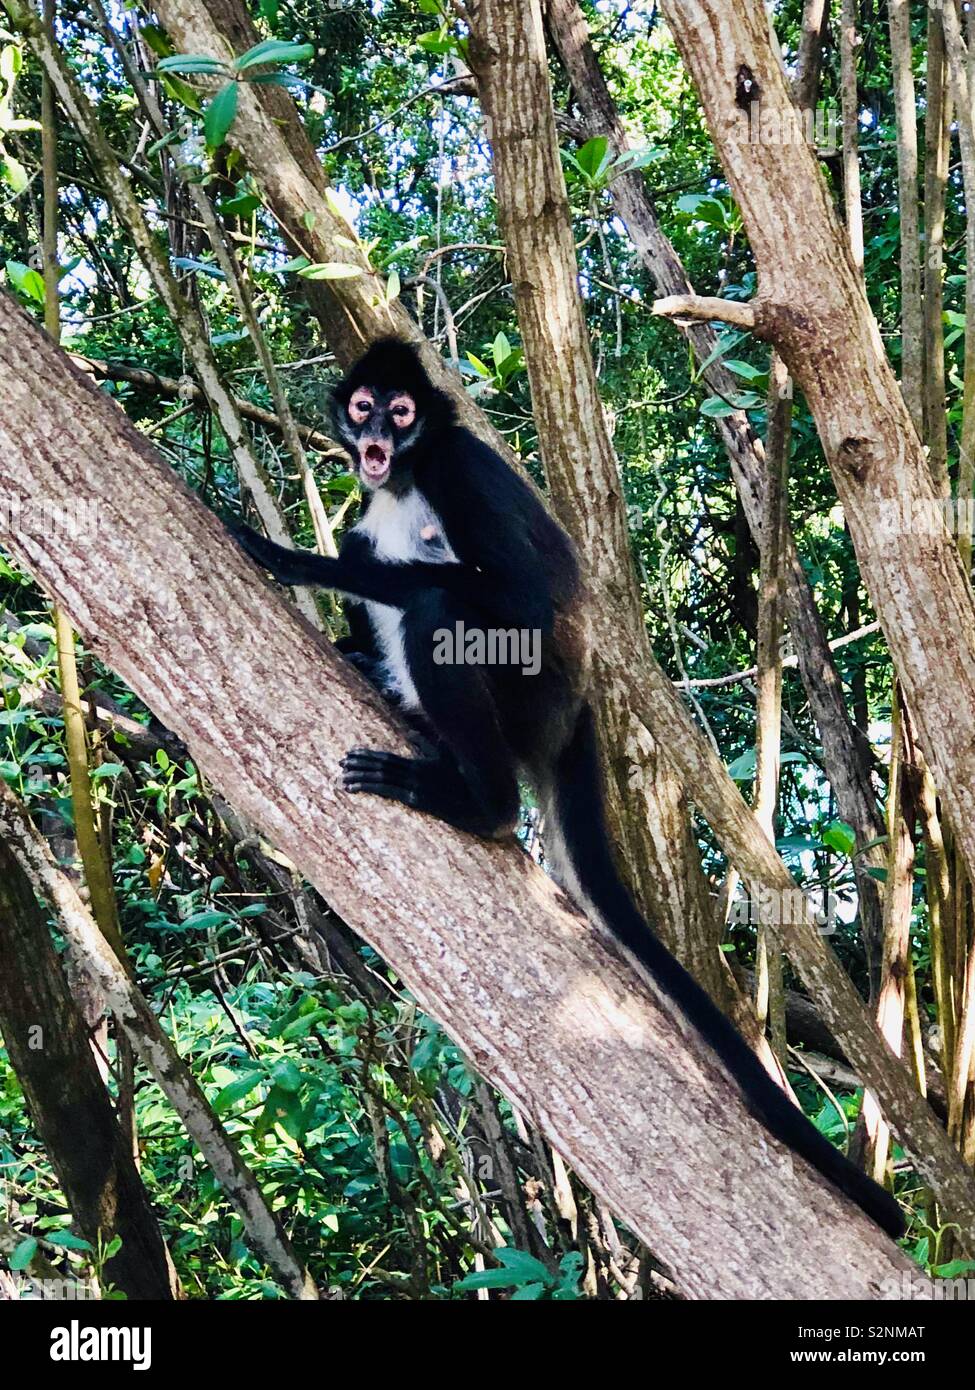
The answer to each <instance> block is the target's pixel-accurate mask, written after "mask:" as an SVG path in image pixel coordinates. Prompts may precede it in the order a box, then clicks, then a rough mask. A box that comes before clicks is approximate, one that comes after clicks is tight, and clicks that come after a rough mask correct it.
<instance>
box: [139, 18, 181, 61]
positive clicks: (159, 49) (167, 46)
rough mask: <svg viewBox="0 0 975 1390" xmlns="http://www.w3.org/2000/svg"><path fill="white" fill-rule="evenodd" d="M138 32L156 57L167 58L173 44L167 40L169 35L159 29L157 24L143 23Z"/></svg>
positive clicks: (169, 55) (170, 54)
mask: <svg viewBox="0 0 975 1390" xmlns="http://www.w3.org/2000/svg"><path fill="white" fill-rule="evenodd" d="M139 33H140V34H141V35H142V37H143V38H144V39H145V41H146V43H147V45H148V46H149V48H150V49H151V50H152V52H153V53H155V54H156V56H157V57H159V58H168V57H171V56H172V52H173V45H172V44H171V43H170V41H169V35H168V34H167V33H165V31H164V30H162V29H160V27H159V25H158V24H143V25H142V27H141V29H140V30H139Z"/></svg>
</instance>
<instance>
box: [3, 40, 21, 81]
mask: <svg viewBox="0 0 975 1390" xmlns="http://www.w3.org/2000/svg"><path fill="white" fill-rule="evenodd" d="M23 65H24V55H23V54H22V53H21V51H20V49H19V48H18V47H17V45H16V44H15V43H11V44H7V45H6V46H5V47H4V48H3V49H2V50H0V77H2V78H3V80H4V82H6V84H7V86H8V87H12V86H13V84H14V83H15V82H16V80H17V74H18V73H19V72H20V69H21V68H22V67H23Z"/></svg>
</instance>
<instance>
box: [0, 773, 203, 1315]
mask: <svg viewBox="0 0 975 1390" xmlns="http://www.w3.org/2000/svg"><path fill="white" fill-rule="evenodd" d="M8 795H9V793H8ZM0 1032H2V1034H3V1041H4V1045H5V1047H6V1049H7V1052H8V1054H9V1057H10V1061H11V1064H12V1066H13V1069H14V1071H15V1073H16V1075H17V1079H18V1080H19V1081H20V1084H21V1086H22V1087H23V1090H24V1096H25V1099H26V1100H27V1103H28V1105H29V1107H30V1113H31V1118H32V1119H33V1121H34V1124H35V1125H36V1127H37V1133H38V1135H39V1137H40V1140H41V1142H42V1143H43V1145H44V1147H45V1149H46V1150H47V1153H48V1157H49V1158H50V1160H51V1164H52V1166H53V1168H54V1170H55V1172H56V1173H57V1175H58V1179H59V1181H60V1183H61V1186H62V1187H63V1189H64V1195H65V1197H66V1199H67V1202H68V1206H69V1207H70V1208H71V1211H72V1212H73V1214H74V1217H75V1220H76V1221H77V1223H78V1227H79V1229H80V1231H81V1233H82V1235H83V1236H84V1238H85V1239H86V1240H87V1241H88V1242H89V1244H90V1245H91V1247H92V1250H93V1251H97V1250H98V1248H99V1243H101V1245H102V1247H105V1246H107V1245H108V1244H109V1242H110V1241H112V1240H113V1239H114V1237H116V1236H118V1237H120V1238H121V1242H122V1244H121V1247H120V1249H119V1250H118V1253H117V1254H115V1255H113V1256H112V1258H111V1259H110V1260H108V1261H106V1264H105V1279H106V1281H107V1282H109V1283H112V1284H114V1285H115V1286H116V1287H117V1288H118V1289H120V1290H121V1292H122V1293H124V1294H125V1296H126V1298H130V1299H136V1298H138V1299H143V1298H148V1299H156V1298H160V1299H171V1298H172V1297H173V1296H174V1293H175V1292H176V1276H175V1272H174V1271H173V1268H172V1265H171V1264H170V1262H169V1254H168V1251H167V1250H166V1246H165V1245H164V1244H163V1239H162V1236H161V1234H160V1232H159V1226H158V1225H157V1223H156V1217H155V1214H154V1213H153V1210H152V1207H151V1205H150V1202H149V1198H148V1196H147V1194H146V1190H145V1188H144V1187H143V1185H142V1179H141V1178H140V1177H139V1172H138V1169H137V1168H136V1166H135V1161H134V1159H133V1157H132V1154H131V1152H130V1150H129V1149H128V1148H127V1145H126V1140H125V1135H124V1134H123V1132H122V1129H121V1128H120V1126H119V1123H118V1120H117V1119H116V1116H115V1112H114V1110H113V1109H112V1102H111V1100H110V1099H109V1095H108V1092H107V1091H106V1089H105V1085H104V1082H103V1081H102V1078H101V1076H100V1075H99V1072H98V1067H97V1066H96V1065H95V1058H94V1056H93V1054H92V1050H91V1047H90V1045H89V1041H88V1029H87V1026H86V1024H85V1021H84V1019H83V1018H82V1016H81V1013H80V1012H79V1010H78V1006H77V1005H76V1004H75V1002H74V1000H73V999H72V997H71V991H70V990H69V988H68V983H67V980H66V979H65V978H64V972H63V971H62V969H61V962H60V960H59V959H58V956H57V953H56V952H55V950H54V945H53V943H52V941H51V935H50V932H49V931H48V928H47V922H46V921H45V918H44V914H43V912H42V911H41V908H40V906H39V904H38V902H37V901H36V899H35V897H34V892H33V889H32V887H31V884H30V882H29V881H28V879H27V876H26V874H25V873H24V871H23V869H22V868H21V866H20V864H19V863H18V862H17V860H16V859H15V857H14V855H13V852H12V851H11V849H10V847H9V846H8V845H7V844H5V843H4V841H3V840H2V839H0Z"/></svg>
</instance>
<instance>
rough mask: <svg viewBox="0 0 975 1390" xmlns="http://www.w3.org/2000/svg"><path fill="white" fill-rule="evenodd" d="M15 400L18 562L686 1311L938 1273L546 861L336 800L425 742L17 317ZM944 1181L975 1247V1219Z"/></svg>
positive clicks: (1, 384)
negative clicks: (73, 510) (692, 1031)
mask: <svg viewBox="0 0 975 1390" xmlns="http://www.w3.org/2000/svg"><path fill="white" fill-rule="evenodd" d="M0 405H2V410H0V448H2V450H3V457H4V470H3V474H2V478H0V502H2V504H3V506H2V507H0V514H2V515H8V514H9V513H10V512H11V511H13V512H15V513H16V514H17V515H18V524H17V529H16V530H15V531H13V532H11V533H10V534H9V535H5V536H4V544H5V545H7V546H9V548H10V549H11V550H12V551H13V552H14V553H15V554H16V555H17V556H18V558H19V559H20V560H21V561H22V562H23V563H24V564H25V565H26V566H28V568H30V569H31V570H32V572H33V573H34V574H35V575H36V577H37V578H38V579H39V580H40V581H41V582H42V583H44V584H45V585H46V586H47V587H48V588H49V589H50V590H51V591H52V592H53V593H54V595H55V596H56V598H57V600H58V602H59V603H61V604H63V606H64V607H65V608H66V609H67V611H69V612H70V613H71V615H72V617H73V618H74V619H75V621H76V623H77V624H78V626H79V628H80V629H81V631H82V632H83V633H84V634H85V636H86V638H87V639H88V641H89V643H90V644H91V646H92V647H93V649H94V650H96V651H97V652H98V653H99V654H100V656H101V657H102V658H103V659H104V660H105V661H106V662H107V663H108V664H109V665H110V666H111V667H112V668H113V669H114V670H115V671H117V672H118V674H119V675H120V676H121V678H122V679H123V680H125V681H126V682H127V683H128V684H129V686H130V687H131V688H132V689H133V690H134V691H135V692H136V694H137V695H138V696H139V697H140V698H141V699H143V700H144V701H145V702H146V703H147V704H148V705H149V706H150V708H152V709H154V710H155V712H156V713H157V715H158V716H159V717H160V718H161V719H163V720H164V721H165V722H166V723H167V724H168V725H170V726H171V727H172V728H174V729H175V730H176V731H177V732H178V733H179V734H180V736H181V737H183V738H184V739H185V741H186V742H187V744H188V746H189V748H190V750H191V752H192V755H193V757H194V760H195V761H197V762H198V765H199V766H200V767H201V769H202V770H203V771H204V772H205V773H206V774H207V776H208V777H209V778H211V779H212V781H213V782H214V784H215V785H216V786H217V787H219V788H220V789H221V790H222V791H223V793H224V794H226V795H227V796H228V797H229V798H230V799H231V800H232V801H233V802H234V803H235V805H236V806H237V807H238V808H239V810H240V812H241V813H242V814H243V815H245V816H246V817H248V818H249V819H251V820H253V821H254V822H255V823H256V824H258V825H260V826H261V828H262V830H263V831H264V833H265V834H267V835H268V836H269V837H271V838H272V839H273V840H275V841H276V842H277V843H278V844H279V846H280V848H281V849H282V850H283V851H284V852H285V853H286V854H287V855H288V856H289V857H290V858H291V859H292V860H293V862H294V863H296V864H298V865H300V866H301V868H302V869H303V870H304V871H305V872H306V873H307V874H308V876H309V877H310V878H311V880H312V881H313V882H314V883H316V884H317V885H318V886H319V887H320V888H321V890H322V891H323V892H324V893H325V894H326V895H327V896H328V897H329V899H330V900H331V901H333V902H334V903H335V905H336V907H337V909H338V910H339V911H340V912H341V914H342V916H343V917H344V918H345V919H346V920H347V921H348V922H349V923H350V925H351V926H353V927H354V928H355V929H356V930H357V931H359V932H361V934H362V935H363V936H364V937H365V938H366V939H367V940H368V941H369V942H370V944H371V945H373V946H374V947H375V949H376V950H377V951H379V952H380V954H381V955H382V956H383V958H384V959H386V960H388V961H389V962H390V963H391V965H392V966H393V968H394V969H396V970H397V971H399V972H400V974H401V975H402V977H403V979H404V981H405V983H406V984H407V986H408V987H409V989H410V990H411V992H412V993H413V994H414V995H415V996H416V998H417V1000H418V1001H419V1003H420V1005H421V1007H423V1008H424V1009H426V1010H427V1011H428V1012H430V1013H431V1014H432V1015H433V1016H434V1017H435V1018H437V1019H439V1020H440V1021H441V1022H442V1023H443V1025H444V1026H445V1027H446V1028H447V1030H448V1031H449V1033H450V1034H451V1035H452V1036H453V1037H454V1038H455V1039H456V1040H457V1041H458V1043H459V1044H460V1045H461V1046H462V1047H463V1048H464V1050H465V1051H466V1053H467V1054H468V1055H469V1056H470V1057H471V1058H472V1059H473V1060H474V1062H475V1064H476V1065H477V1067H478V1068H479V1070H481V1071H482V1072H483V1073H484V1075H485V1076H486V1077H487V1078H489V1079H490V1080H491V1081H492V1082H493V1083H494V1084H496V1085H498V1086H499V1087H500V1088H501V1089H502V1090H503V1091H504V1092H505V1093H506V1094H507V1095H508V1096H509V1098H510V1099H511V1100H512V1101H513V1102H514V1103H515V1104H516V1105H517V1106H518V1107H520V1108H521V1109H522V1110H523V1111H524V1112H525V1113H526V1114H528V1115H529V1116H531V1117H532V1118H533V1119H534V1121H535V1122H536V1123H537V1124H538V1125H539V1127H540V1129H541V1130H542V1132H543V1133H544V1134H545V1135H546V1137H547V1138H548V1139H549V1140H550V1141H551V1142H552V1143H553V1144H555V1145H556V1146H557V1147H558V1148H559V1150H560V1152H562V1153H564V1154H565V1156H566V1158H567V1159H568V1160H569V1161H570V1162H571V1163H572V1165H573V1167H574V1168H575V1169H576V1171H577V1172H578V1173H579V1174H580V1175H581V1177H582V1178H583V1180H584V1181H585V1182H587V1183H588V1184H589V1185H590V1186H591V1187H592V1189H593V1190H594V1191H595V1192H597V1193H598V1194H599V1195H600V1196H602V1197H603V1198H604V1199H605V1200H606V1201H607V1203H608V1204H609V1205H610V1206H611V1207H612V1209H613V1210H614V1211H615V1212H616V1213H617V1214H618V1215H619V1216H620V1217H621V1218H622V1219H623V1220H624V1221H626V1223H627V1225H628V1226H629V1227H630V1228H631V1229H632V1230H633V1231H634V1232H635V1233H636V1234H637V1235H638V1236H639V1237H640V1238H641V1239H643V1240H644V1241H652V1242H653V1245H654V1248H655V1250H656V1251H657V1252H658V1253H659V1255H660V1257H661V1258H662V1259H664V1260H666V1261H667V1263H668V1264H670V1265H671V1266H672V1267H673V1268H674V1270H675V1271H676V1278H677V1280H678V1283H679V1285H680V1287H681V1288H682V1290H683V1291H684V1292H685V1293H687V1294H688V1295H690V1296H691V1297H707V1298H770V1297H775V1298H812V1297H823V1298H875V1297H878V1296H879V1295H881V1294H882V1293H884V1292H887V1293H888V1294H890V1293H891V1292H893V1291H896V1290H897V1289H899V1288H900V1287H901V1281H902V1280H903V1279H904V1277H905V1276H906V1275H909V1274H910V1275H912V1277H916V1276H917V1270H916V1267H915V1266H913V1265H911V1264H910V1262H909V1261H908V1260H907V1259H906V1258H905V1257H904V1256H903V1255H901V1254H900V1253H899V1252H898V1251H897V1250H896V1249H895V1248H894V1247H893V1245H892V1244H891V1242H890V1241H889V1240H888V1239H887V1238H886V1237H885V1236H884V1235H883V1234H882V1233H881V1232H880V1231H879V1230H877V1229H876V1228H875V1227H874V1226H873V1225H872V1224H871V1223H870V1222H869V1221H867V1220H866V1218H864V1217H863V1215H862V1214H861V1213H860V1212H859V1211H858V1210H857V1209H855V1208H854V1207H852V1206H851V1205H849V1204H848V1203H846V1202H844V1201H842V1200H841V1199H840V1198H838V1197H837V1195H836V1194H835V1193H834V1192H833V1191H832V1190H831V1189H829V1188H828V1187H826V1186H825V1185H824V1184H823V1183H822V1181H821V1180H820V1179H819V1178H818V1177H817V1176H816V1175H815V1174H814V1173H813V1172H812V1171H811V1170H810V1169H809V1168H808V1167H807V1166H806V1165H805V1164H804V1163H802V1162H801V1161H799V1160H797V1159H795V1157H794V1156H793V1155H790V1154H787V1153H786V1152H785V1151H783V1150H782V1148H781V1147H780V1146H779V1145H778V1144H777V1143H776V1142H775V1141H774V1140H772V1139H771V1138H770V1137H769V1136H768V1135H767V1134H766V1133H765V1132H764V1131H762V1130H760V1129H759V1128H758V1126H757V1125H756V1123H755V1122H754V1120H752V1118H751V1117H750V1116H749V1114H748V1112H747V1110H746V1109H745V1107H744V1105H743V1103H742V1101H741V1099H740V1097H739V1094H738V1092H737V1090H736V1088H734V1087H733V1086H732V1085H731V1084H730V1083H729V1082H728V1081H727V1079H726V1078H725V1076H724V1073H723V1071H722V1069H721V1068H720V1067H718V1066H716V1065H715V1063H714V1058H713V1055H712V1054H710V1053H709V1052H708V1051H707V1050H706V1049H704V1048H702V1047H701V1046H700V1044H699V1042H698V1041H697V1040H696V1039H695V1038H694V1037H690V1038H685V1037H684V1035H683V1033H682V1032H681V1029H680V1027H679V1026H678V1024H676V1023H675V1022H674V1021H673V1020H672V1019H671V1018H670V1016H669V1014H667V1013H666V1011H665V1010H664V1009H663V1008H661V1006H660V1005H659V1003H657V1002H656V1000H655V997H654V996H653V994H652V993H651V992H650V990H649V988H648V987H647V986H646V985H645V983H644V981H643V980H642V979H641V977H640V976H639V975H638V974H637V973H636V972H635V971H634V970H633V969H631V968H629V967H627V965H626V964H625V962H623V961H622V960H621V959H620V958H619V957H618V956H617V955H616V954H615V952H613V951H611V950H610V949H608V948H607V945H606V943H605V940H604V938H603V936H602V934H601V933H600V931H599V930H598V929H593V928H590V927H589V926H588V924H587V923H586V922H585V921H584V920H583V919H582V918H581V917H580V916H579V915H578V914H577V913H575V912H573V911H572V910H571V909H570V908H569V906H568V904H567V903H566V900H565V898H564V897H563V896H562V895H561V894H560V893H559V892H558V890H557V889H556V888H555V886H554V885H553V884H552V883H551V882H550V881H549V880H548V879H547V878H546V877H545V875H544V874H542V873H541V872H540V871H539V870H538V869H537V868H536V867H535V866H534V865H533V864H532V863H531V861H530V859H529V858H528V856H526V855H524V854H522V853H520V852H519V851H518V850H517V849H516V848H515V847H514V846H511V845H509V846H503V845H498V844H488V843H483V842H478V841H475V840H472V839H471V838H470V837H467V836H464V835H460V834H458V833H457V832H455V831H452V830H450V829H449V828H448V827H446V826H444V825H442V824H440V823H438V822H435V821H432V820H430V819H428V818H427V817H424V816H419V815H416V814H414V813H411V812H409V811H408V810H406V809H405V808H404V807H401V806H397V805H395V804H393V803H391V802H386V801H382V800H379V799H372V798H364V797H350V796H348V795H346V794H344V793H343V792H342V791H341V790H340V789H339V766H338V760H339V757H340V756H341V754H342V753H343V752H344V750H345V749H346V748H347V747H348V745H349V743H350V742H352V741H356V742H367V743H373V744H380V745H383V744H385V745H386V746H390V745H393V746H396V744H397V743H399V744H400V746H401V747H404V746H405V745H403V744H402V742H400V735H399V734H398V733H397V731H396V729H395V728H394V726H393V725H392V723H391V722H390V718H389V716H388V713H387V712H386V711H385V710H384V709H383V707H382V706H381V703H380V701H379V700H378V698H377V697H375V696H374V695H373V694H372V693H371V692H370V691H369V690H368V688H367V687H366V686H365V685H364V683H363V682H362V681H361V680H360V679H359V678H358V677H357V676H356V675H355V673H354V672H352V671H350V670H349V668H348V667H347V666H346V665H345V664H344V663H343V662H342V661H341V659H340V658H339V657H338V656H337V655H336V654H335V653H333V652H332V651H331V650H330V649H329V648H328V646H327V645H326V644H324V642H323V641H322V640H321V639H320V637H319V636H318V635H317V634H316V633H314V632H313V631H312V630H311V629H310V628H309V627H308V625H307V624H305V623H303V622H302V621H301V620H300V619H299V618H298V617H297V616H296V615H295V614H294V613H293V611H292V610H291V609H290V608H289V607H288V606H287V605H286V604H285V603H284V602H283V601H281V600H280V599H279V598H277V597H276V596H275V595H274V594H273V592H272V591H271V590H270V588H269V587H268V585H267V584H265V583H264V582H263V580H262V579H261V578H260V576H259V575H258V574H257V572H256V570H255V569H254V567H253V566H252V565H251V564H250V563H249V562H248V561H247V560H246V558H245V557H244V556H243V555H242V554H241V553H240V552H239V551H238V550H236V549H235V548H234V547H233V546H232V545H231V544H230V543H229V542H228V541H227V540H226V539H225V537H224V536H223V533H222V531H221V528H220V526H219V524H218V523H217V522H216V520H215V519H214V518H213V517H212V516H211V515H210V514H209V513H208V512H207V511H206V509H205V508H204V507H203V506H202V505H201V504H200V503H199V502H198V501H197V500H196V499H195V498H193V497H192V496H191V494H190V493H189V492H188V490H187V489H186V488H185V487H183V486H182V485H181V484H180V482H179V481H178V479H177V478H176V476H175V475H174V474H173V473H172V471H171V470H170V469H169V468H167V467H166V465H165V464H164V463H163V462H162V461H161V460H160V459H159V457H158V455H156V454H155V453H154V451H153V450H152V448H151V447H150V446H149V445H148V444H147V442H146V441H145V440H144V439H142V438H141V437H140V436H139V435H138V434H137V433H136V431H135V430H134V429H133V428H132V426H131V424H130V423H129V422H128V421H127V420H126V419H125V417H124V416H123V415H122V414H121V413H120V412H119V411H118V410H117V409H116V408H115V407H114V406H113V405H112V404H111V402H109V401H107V400H105V399H104V398H103V397H101V396H100V395H99V393H98V391H97V389H96V388H95V387H93V386H92V385H91V383H90V382H89V381H88V380H87V378H86V377H84V376H83V375H82V374H81V373H80V372H79V371H78V370H77V369H76V368H75V367H73V366H72V365H71V364H70V362H69V361H68V359H67V358H66V357H65V356H64V354H62V353H60V352H59V351H58V350H57V349H56V348H55V347H54V346H53V344H51V343H50V341H49V340H47V339H46V338H45V337H44V335H43V333H42V332H41V331H40V329H38V328H37V327H36V325H34V324H32V323H31V322H30V320H29V319H28V317H27V315H26V314H25V313H24V312H23V311H21V310H20V309H18V308H17V307H16V306H15V305H13V304H12V303H11V301H10V300H9V299H8V298H7V297H6V296H2V297H0ZM106 461H109V462H106ZM52 495H57V496H75V497H77V498H78V499H79V500H85V501H90V502H97V508H98V511H97V516H98V529H97V533H96V534H95V535H92V534H74V533H72V534H69V535H58V534H53V533H52V531H51V528H50V525H49V524H48V521H47V517H46V512H45V509H44V508H39V509H36V510H34V509H32V506H31V503H32V499H35V498H44V497H47V496H52ZM241 633H247V634H248V635H249V636H248V640H246V641H241V640H240V636H239V635H240V634H241ZM352 731H354V734H353V732H352ZM37 873H38V875H39V876H41V875H40V870H37ZM38 886H40V885H39V884H38ZM74 911H75V913H76V912H77V906H76V907H75V908H74ZM85 939H87V940H89V941H91V939H92V938H91V937H90V936H89V937H87V938H85ZM94 949H95V951H96V953H97V956H98V960H97V962H96V964H97V967H98V969H99V971H100V974H101V977H102V978H103V979H104V980H106V981H109V980H110V981H112V982H113V988H114V987H115V985H116V984H117V983H118V980H119V972H118V971H117V967H116V968H115V970H114V971H113V970H110V969H109V966H108V964H107V963H106V962H107V957H106V955H105V952H106V951H107V948H106V947H105V946H104V943H101V944H100V945H99V943H98V942H97V940H96V941H95V945H94ZM99 962H100V963H99ZM113 1007H115V1006H114V1005H113ZM119 1008H120V1011H121V1012H122V1013H123V1015H125V1016H127V1017H129V1018H130V1021H134V1020H135V1019H137V1018H138V1015H133V1014H132V1012H131V1010H132V1004H131V1003H128V1002H125V1001H124V1000H120V1001H119ZM145 1026H148V1023H147V1024H145V1025H140V1027H145ZM150 1052H151V1048H150ZM690 1097H693V1098H695V1100H696V1103H690V1104H689V1098H690ZM884 1100H885V1103H886V1096H885V1097H884ZM932 1123H933V1122H932ZM933 1128H934V1134H935V1135H937V1134H938V1133H939V1131H938V1130H937V1127H936V1126H934V1127H933ZM936 1143H937V1141H936V1139H932V1142H931V1148H932V1151H933V1150H934V1149H935V1148H936ZM924 1144H925V1146H927V1137H925V1141H924ZM729 1155H734V1156H736V1158H735V1161H733V1162H729V1161H728V1160H729ZM739 1155H740V1156H741V1159H740V1160H739V1159H738V1157H737V1156H739ZM745 1156H747V1161H746V1159H745ZM952 1157H953V1158H955V1156H954V1155H952ZM943 1186H944V1190H945V1193H946V1199H947V1197H949V1196H957V1197H958V1199H959V1200H958V1202H957V1203H956V1204H955V1210H956V1212H957V1213H958V1214H959V1216H960V1219H961V1220H962V1222H963V1224H964V1227H965V1229H966V1230H967V1231H969V1232H970V1233H971V1234H972V1235H975V1200H972V1201H971V1202H970V1203H968V1204H967V1207H966V1199H965V1189H964V1186H963V1185H962V1186H959V1187H958V1188H957V1191H956V1186H955V1183H954V1181H953V1180H952V1179H951V1178H950V1177H949V1178H948V1180H947V1181H946V1183H945V1184H944V1185H943ZM962 1209H964V1210H962Z"/></svg>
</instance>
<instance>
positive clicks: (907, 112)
mask: <svg viewBox="0 0 975 1390" xmlns="http://www.w3.org/2000/svg"><path fill="white" fill-rule="evenodd" d="M887 14H888V18H889V23H890V66H891V71H892V74H893V79H894V112H895V115H896V118H897V210H898V213H899V214H900V243H901V390H902V391H903V392H904V400H905V401H906V402H907V408H908V410H909V411H910V412H911V419H912V420H913V421H914V425H915V428H916V429H917V431H918V433H919V434H920V432H921V430H922V429H923V427H924V406H923V388H922V380H923V355H922V346H921V344H922V322H923V320H922V301H921V260H920V235H921V234H920V229H919V210H918V201H917V175H918V163H917V98H916V94H915V90H914V68H913V65H912V46H911V6H910V0H887Z"/></svg>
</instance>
